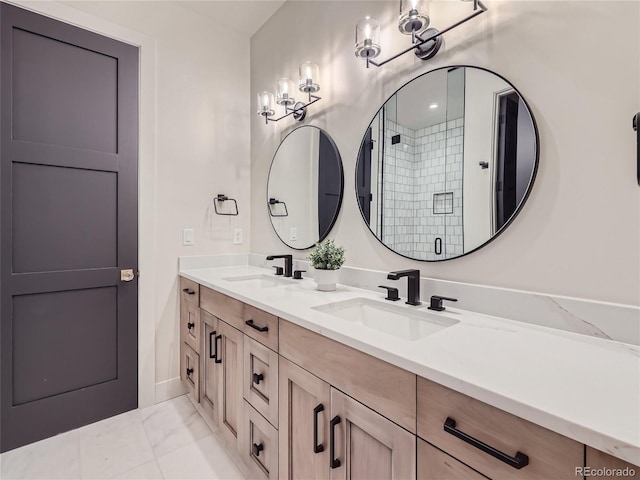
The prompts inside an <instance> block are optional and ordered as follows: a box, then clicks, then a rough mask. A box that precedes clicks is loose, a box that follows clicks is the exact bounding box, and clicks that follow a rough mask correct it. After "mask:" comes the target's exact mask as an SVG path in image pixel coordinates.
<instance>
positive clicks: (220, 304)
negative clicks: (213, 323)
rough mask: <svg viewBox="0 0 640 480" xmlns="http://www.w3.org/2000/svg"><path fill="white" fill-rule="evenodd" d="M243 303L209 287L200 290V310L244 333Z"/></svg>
mask: <svg viewBox="0 0 640 480" xmlns="http://www.w3.org/2000/svg"><path fill="white" fill-rule="evenodd" d="M243 305H244V304H243V303H242V302H240V301H238V300H236V299H234V298H231V297H229V296H227V295H224V294H222V293H219V292H216V291H215V290H211V289H210V288H207V287H201V288H200V308H202V309H203V310H206V311H207V312H209V313H211V314H212V315H215V316H216V317H218V318H219V319H221V320H224V321H225V322H227V323H228V324H229V325H231V326H232V327H235V328H237V329H238V330H240V331H242V326H243V324H244V321H243V320H242V315H243Z"/></svg>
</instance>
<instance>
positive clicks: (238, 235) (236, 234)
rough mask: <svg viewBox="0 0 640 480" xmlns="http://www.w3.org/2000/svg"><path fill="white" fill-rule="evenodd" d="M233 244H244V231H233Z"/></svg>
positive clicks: (236, 229) (237, 229)
mask: <svg viewBox="0 0 640 480" xmlns="http://www.w3.org/2000/svg"><path fill="white" fill-rule="evenodd" d="M233 244H234V245H241V244H242V229H241V228H234V229H233Z"/></svg>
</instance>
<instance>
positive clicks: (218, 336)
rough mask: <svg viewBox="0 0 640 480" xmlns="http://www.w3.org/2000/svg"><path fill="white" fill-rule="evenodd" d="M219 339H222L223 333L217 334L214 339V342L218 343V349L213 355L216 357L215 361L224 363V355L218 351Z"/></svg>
mask: <svg viewBox="0 0 640 480" xmlns="http://www.w3.org/2000/svg"><path fill="white" fill-rule="evenodd" d="M213 333H216V332H213ZM218 340H222V335H216V338H215V340H214V343H215V345H216V351H215V353H214V354H213V355H214V358H215V359H216V360H215V363H222V357H221V356H220V354H219V353H218Z"/></svg>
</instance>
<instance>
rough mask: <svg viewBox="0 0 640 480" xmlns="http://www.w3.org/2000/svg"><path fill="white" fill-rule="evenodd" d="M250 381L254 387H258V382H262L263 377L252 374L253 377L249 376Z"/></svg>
mask: <svg viewBox="0 0 640 480" xmlns="http://www.w3.org/2000/svg"><path fill="white" fill-rule="evenodd" d="M251 380H252V381H253V383H255V384H256V385H260V381H262V380H264V375H262V374H261V373H254V374H253V375H251Z"/></svg>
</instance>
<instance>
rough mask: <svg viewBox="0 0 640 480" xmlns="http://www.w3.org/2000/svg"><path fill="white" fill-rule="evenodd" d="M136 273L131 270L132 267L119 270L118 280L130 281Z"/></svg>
mask: <svg viewBox="0 0 640 480" xmlns="http://www.w3.org/2000/svg"><path fill="white" fill-rule="evenodd" d="M135 276H136V274H135V273H134V272H133V268H127V269H126V270H120V281H121V282H130V281H131V280H133V279H134V278H135Z"/></svg>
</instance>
